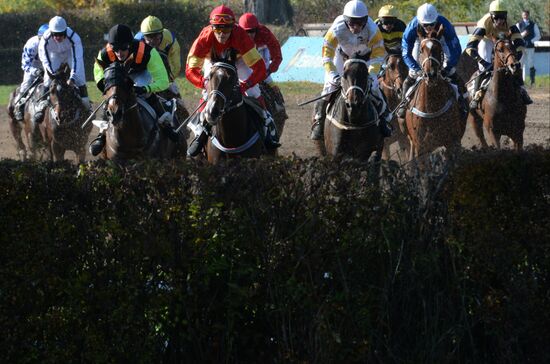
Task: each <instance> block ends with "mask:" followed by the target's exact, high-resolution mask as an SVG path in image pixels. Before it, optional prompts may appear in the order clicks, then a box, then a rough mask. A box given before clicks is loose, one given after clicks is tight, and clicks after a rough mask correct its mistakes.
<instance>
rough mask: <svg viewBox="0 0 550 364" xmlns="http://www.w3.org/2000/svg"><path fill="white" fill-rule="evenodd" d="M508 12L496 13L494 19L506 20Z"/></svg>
mask: <svg viewBox="0 0 550 364" xmlns="http://www.w3.org/2000/svg"><path fill="white" fill-rule="evenodd" d="M506 19H507V14H494V15H493V20H506Z"/></svg>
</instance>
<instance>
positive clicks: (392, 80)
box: [380, 54, 403, 96]
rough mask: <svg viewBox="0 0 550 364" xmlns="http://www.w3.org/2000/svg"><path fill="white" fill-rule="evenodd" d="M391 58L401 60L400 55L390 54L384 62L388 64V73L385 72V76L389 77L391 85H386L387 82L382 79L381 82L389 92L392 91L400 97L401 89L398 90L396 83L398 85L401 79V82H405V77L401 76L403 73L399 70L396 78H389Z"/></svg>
mask: <svg viewBox="0 0 550 364" xmlns="http://www.w3.org/2000/svg"><path fill="white" fill-rule="evenodd" d="M390 57H396V58H401V57H400V56H399V55H397V54H388V55H387V56H386V59H385V60H384V64H386V71H385V73H384V74H385V75H388V78H389V81H390V85H388V84H387V83H386V80H385V79H384V78H385V77H384V78H382V79H381V81H380V85H381V86H382V87H384V88H386V89H388V90H391V91H394V92H395V93H396V94H397V96H400V94H401V88H398V87H397V85H396V83H397V80H399V79H401V81H403V77H402V76H401V73H400V72H399V69H397V76H396V77H393V78H392V77H391V76H389V74H390V72H388V61H389V60H390Z"/></svg>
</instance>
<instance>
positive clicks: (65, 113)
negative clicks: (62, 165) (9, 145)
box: [42, 64, 92, 163]
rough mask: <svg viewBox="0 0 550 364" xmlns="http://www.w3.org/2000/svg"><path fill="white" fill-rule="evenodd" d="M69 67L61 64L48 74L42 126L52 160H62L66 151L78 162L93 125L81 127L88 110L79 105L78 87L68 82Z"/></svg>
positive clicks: (80, 100)
mask: <svg viewBox="0 0 550 364" xmlns="http://www.w3.org/2000/svg"><path fill="white" fill-rule="evenodd" d="M70 73H71V70H70V68H69V66H68V65H66V64H62V65H61V67H60V68H59V70H58V71H57V72H56V73H55V74H54V75H50V78H51V79H52V82H51V84H50V88H49V92H50V105H51V106H50V107H49V108H48V109H46V114H45V115H44V121H43V122H42V126H43V127H44V129H45V133H46V138H47V140H48V142H49V145H50V153H51V156H52V157H53V159H54V160H56V161H58V160H62V159H63V158H64V156H65V152H66V151H67V150H72V151H74V153H75V154H76V156H77V158H78V161H79V163H84V161H85V159H86V145H87V143H88V136H89V135H90V132H91V131H92V125H91V124H88V125H87V127H85V128H84V129H82V127H81V126H82V124H83V123H84V121H85V120H86V118H87V117H88V113H89V110H87V109H86V107H85V106H84V105H83V104H82V99H81V98H80V95H79V92H78V88H76V87H73V86H70V85H68V84H67V81H68V79H69V76H70Z"/></svg>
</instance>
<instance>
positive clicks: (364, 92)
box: [342, 58, 369, 104]
mask: <svg viewBox="0 0 550 364" xmlns="http://www.w3.org/2000/svg"><path fill="white" fill-rule="evenodd" d="M351 63H362V64H364V65H365V66H366V67H367V70H368V68H369V63H368V62H367V61H365V60H364V59H361V58H350V59H348V60H347V61H345V62H344V67H343V68H344V69H345V68H346V66H347V65H349V64H351ZM368 87H369V78H368V76H367V84H366V85H365V89H363V88H361V87H360V86H357V85H352V86H350V87H348V88H347V89H345V90H344V88H342V95H343V96H344V98H345V99H346V100H348V93H349V92H350V91H351V90H358V91H360V92H361V95H362V99H363V100H362V102H361V104H363V103H365V101H366V100H367V98H366V97H365V96H367V91H368Z"/></svg>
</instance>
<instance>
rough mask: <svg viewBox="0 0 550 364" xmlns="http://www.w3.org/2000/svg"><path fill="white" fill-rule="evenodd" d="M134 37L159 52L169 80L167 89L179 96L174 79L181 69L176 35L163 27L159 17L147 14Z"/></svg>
mask: <svg viewBox="0 0 550 364" xmlns="http://www.w3.org/2000/svg"><path fill="white" fill-rule="evenodd" d="M134 38H135V39H137V40H143V41H144V42H145V44H147V45H149V46H151V47H153V48H155V49H156V50H157V51H158V52H159V54H160V57H161V58H162V62H163V63H164V66H165V67H166V71H167V72H168V78H169V80H170V86H169V87H168V90H170V92H172V93H173V94H174V95H177V96H180V91H179V89H178V86H177V85H176V82H175V81H174V80H175V79H176V77H178V75H179V74H180V71H181V54H180V45H179V43H178V40H177V39H176V35H175V34H174V33H172V32H171V31H170V30H168V29H166V28H164V27H163V26H162V22H161V21H160V19H159V18H157V17H156V16H152V15H149V16H148V17H146V18H145V19H143V21H142V22H141V27H140V32H139V33H137V34H136V36H135V37H134Z"/></svg>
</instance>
